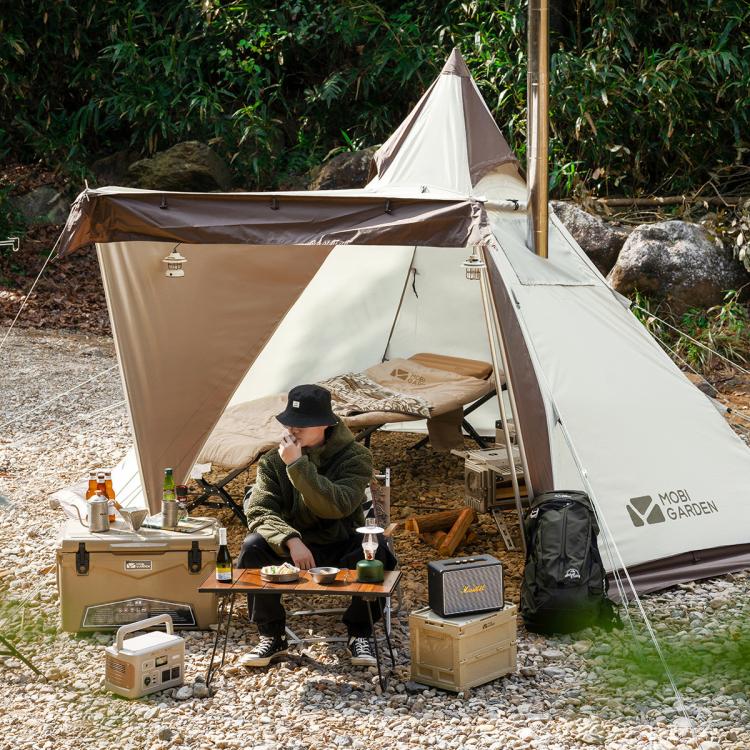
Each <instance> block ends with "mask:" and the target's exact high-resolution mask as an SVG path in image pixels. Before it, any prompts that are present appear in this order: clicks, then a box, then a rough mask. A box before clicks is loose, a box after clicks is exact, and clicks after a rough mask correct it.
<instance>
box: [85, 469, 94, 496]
mask: <svg viewBox="0 0 750 750" xmlns="http://www.w3.org/2000/svg"><path fill="white" fill-rule="evenodd" d="M94 495H96V472H95V471H90V472H89V488H88V489H87V490H86V499H87V500H91V498H92V497H94Z"/></svg>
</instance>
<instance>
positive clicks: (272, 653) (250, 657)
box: [237, 635, 288, 667]
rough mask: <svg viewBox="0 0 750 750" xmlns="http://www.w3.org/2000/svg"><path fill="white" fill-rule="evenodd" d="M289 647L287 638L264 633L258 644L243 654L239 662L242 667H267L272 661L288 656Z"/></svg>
mask: <svg viewBox="0 0 750 750" xmlns="http://www.w3.org/2000/svg"><path fill="white" fill-rule="evenodd" d="M287 649H288V644H287V641H286V638H282V637H281V636H275V637H274V636H270V635H262V636H261V637H260V640H259V641H258V643H257V645H255V646H254V647H253V649H252V650H251V651H250V652H249V653H247V654H243V655H242V656H241V657H240V658H239V659H238V661H237V664H239V666H241V667H267V666H268V665H269V664H270V663H271V662H272V661H275V660H277V659H278V658H279V657H282V656H286V655H287V653H288V651H287Z"/></svg>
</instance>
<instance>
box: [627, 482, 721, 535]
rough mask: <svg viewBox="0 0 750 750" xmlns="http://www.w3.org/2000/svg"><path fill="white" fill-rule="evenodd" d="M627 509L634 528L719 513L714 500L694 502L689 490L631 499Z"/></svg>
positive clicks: (671, 491)
mask: <svg viewBox="0 0 750 750" xmlns="http://www.w3.org/2000/svg"><path fill="white" fill-rule="evenodd" d="M625 507H626V508H627V511H628V515H629V516H630V520H631V521H632V522H633V526H645V525H646V524H649V525H651V524H655V523H666V522H667V521H679V520H681V519H683V518H697V517H698V516H707V515H710V514H712V513H718V512H719V508H718V506H717V505H716V503H715V502H714V501H713V500H698V501H696V500H693V499H692V498H691V497H690V495H689V494H688V491H687V490H670V491H669V492H660V493H659V494H658V495H657V496H656V498H653V497H652V496H651V495H642V496H641V497H631V498H630V500H629V501H628V503H627V504H626V505H625Z"/></svg>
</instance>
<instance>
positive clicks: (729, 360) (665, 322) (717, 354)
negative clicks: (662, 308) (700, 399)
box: [632, 303, 750, 375]
mask: <svg viewBox="0 0 750 750" xmlns="http://www.w3.org/2000/svg"><path fill="white" fill-rule="evenodd" d="M632 307H634V308H635V309H636V310H640V311H641V312H643V313H646V315H648V316H650V317H652V318H653V319H654V320H658V321H659V322H660V323H663V324H664V325H665V326H667V328H671V329H672V330H673V331H675V333H679V334H680V336H683V337H684V338H686V339H687V340H688V341H691V342H692V343H693V344H695V345H696V346H700V347H701V348H702V349H705V350H706V351H707V352H711V354H713V355H714V356H716V357H718V358H719V359H721V360H723V361H724V362H726V363H727V364H729V365H732V367H736V368H737V369H738V370H739V371H740V372H741V373H743V375H750V370H746V369H745V368H744V367H742V365H738V364H737V363H736V362H732V360H731V359H728V358H727V357H725V356H724V355H723V354H719V352H717V351H715V350H714V349H712V348H711V347H710V346H706V344H704V343H703V342H702V341H698V339H694V338H693V337H692V336H690V335H689V334H687V333H685V331H681V330H680V329H679V328H677V327H675V326H673V325H672V324H671V323H667V321H666V320H663V319H662V318H660V317H659V316H658V315H654V314H653V312H651V311H650V310H646V308H644V307H641V306H640V305H636V304H635V303H633V305H632ZM649 333H650V331H649ZM652 335H653V334H652Z"/></svg>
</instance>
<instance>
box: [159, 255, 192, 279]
mask: <svg viewBox="0 0 750 750" xmlns="http://www.w3.org/2000/svg"><path fill="white" fill-rule="evenodd" d="M162 263H166V264H167V270H166V271H165V272H164V275H165V276H166V277H167V278H170V279H174V278H177V277H178V276H184V275H185V271H183V270H182V267H183V266H184V265H185V263H187V258H186V257H184V256H183V255H180V253H179V252H178V250H177V247H175V248H174V250H172V252H171V253H170V254H169V255H167V257H166V258H164V259H163V260H162Z"/></svg>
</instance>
